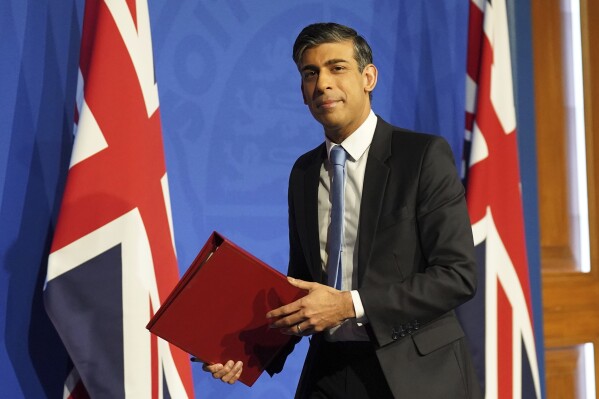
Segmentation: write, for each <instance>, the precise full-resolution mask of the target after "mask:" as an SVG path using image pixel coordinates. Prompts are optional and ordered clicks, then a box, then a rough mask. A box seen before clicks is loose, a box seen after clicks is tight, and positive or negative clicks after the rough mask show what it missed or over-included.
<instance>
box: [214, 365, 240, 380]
mask: <svg viewBox="0 0 599 399" xmlns="http://www.w3.org/2000/svg"><path fill="white" fill-rule="evenodd" d="M233 366H235V362H234V361H233V360H229V361H228V362H227V363H225V365H224V367H223V368H221V369H220V370H218V371H216V372H215V373H212V376H213V377H214V378H217V379H221V380H222V379H223V377H225V376H226V375H227V374H229V373H230V372H231V370H232V369H233Z"/></svg>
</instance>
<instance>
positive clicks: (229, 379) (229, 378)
mask: <svg viewBox="0 0 599 399" xmlns="http://www.w3.org/2000/svg"><path fill="white" fill-rule="evenodd" d="M202 370H204V371H207V372H209V373H211V374H212V377H214V378H216V379H219V380H221V381H222V382H226V383H227V384H234V383H235V382H236V381H237V380H238V379H239V377H240V376H241V372H242V371H243V362H241V361H239V362H234V361H233V360H229V361H228V362H227V363H225V364H224V365H222V364H220V363H215V364H207V363H204V365H203V366H202Z"/></svg>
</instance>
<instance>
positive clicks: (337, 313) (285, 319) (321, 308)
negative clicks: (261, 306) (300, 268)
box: [266, 277, 356, 336]
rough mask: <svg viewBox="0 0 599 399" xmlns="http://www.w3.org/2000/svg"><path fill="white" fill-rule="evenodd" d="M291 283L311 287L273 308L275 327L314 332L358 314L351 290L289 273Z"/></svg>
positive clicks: (271, 316) (297, 332)
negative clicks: (284, 303)
mask: <svg viewBox="0 0 599 399" xmlns="http://www.w3.org/2000/svg"><path fill="white" fill-rule="evenodd" d="M287 280H289V283H290V284H291V285H294V286H296V287H298V288H301V289H304V290H307V291H308V295H306V296H305V297H303V298H301V299H298V300H297V301H295V302H292V303H290V304H287V305H285V306H281V307H280V308H278V309H274V310H271V311H270V312H268V313H267V314H266V317H267V318H269V319H273V320H272V323H271V325H270V327H271V328H281V331H282V332H283V333H284V334H291V335H298V336H304V335H310V334H313V333H315V332H321V331H324V330H328V329H331V328H333V327H336V326H338V325H339V324H341V323H343V321H345V320H346V319H349V318H352V317H356V314H355V311H354V304H353V301H352V297H351V294H350V292H349V291H339V290H336V289H335V288H332V287H329V286H328V285H323V284H318V283H311V282H308V281H303V280H298V279H294V278H291V277H287Z"/></svg>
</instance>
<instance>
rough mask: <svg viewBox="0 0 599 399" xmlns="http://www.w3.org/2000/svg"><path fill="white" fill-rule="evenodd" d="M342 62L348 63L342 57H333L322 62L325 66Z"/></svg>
mask: <svg viewBox="0 0 599 399" xmlns="http://www.w3.org/2000/svg"><path fill="white" fill-rule="evenodd" d="M343 62H345V63H349V61H347V60H344V59H343V58H333V59H332V60H328V61H327V62H325V63H324V64H325V65H326V66H329V65H333V64H340V63H343Z"/></svg>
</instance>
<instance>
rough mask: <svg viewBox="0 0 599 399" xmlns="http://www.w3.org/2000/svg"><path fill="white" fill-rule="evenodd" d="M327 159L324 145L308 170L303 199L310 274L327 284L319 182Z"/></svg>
mask: <svg viewBox="0 0 599 399" xmlns="http://www.w3.org/2000/svg"><path fill="white" fill-rule="evenodd" d="M325 158H326V150H325V145H324V144H323V145H322V146H321V147H320V152H319V153H318V154H317V156H316V157H314V162H312V163H311V164H310V165H309V167H308V168H307V169H306V173H305V175H304V198H303V206H304V207H305V212H304V215H306V216H305V218H304V220H303V222H304V223H305V226H306V230H305V231H306V236H305V239H306V240H307V243H308V249H309V253H310V256H309V259H310V264H309V267H310V272H311V274H312V277H313V278H314V281H317V282H323V281H324V282H325V284H326V276H323V271H322V265H321V261H320V234H319V228H318V181H319V178H320V167H321V165H322V162H323V161H324V159H325ZM298 223H299V221H298Z"/></svg>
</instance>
